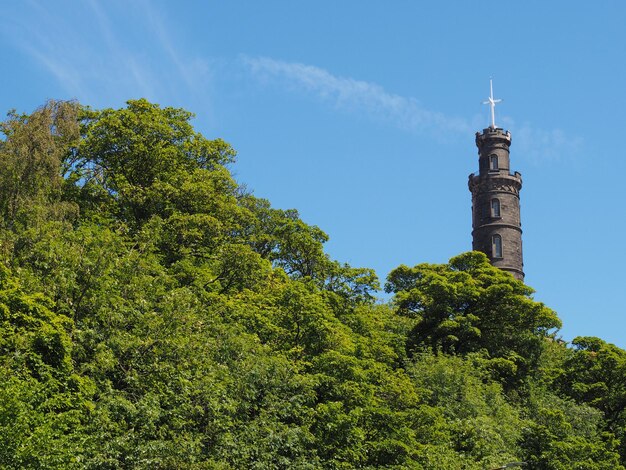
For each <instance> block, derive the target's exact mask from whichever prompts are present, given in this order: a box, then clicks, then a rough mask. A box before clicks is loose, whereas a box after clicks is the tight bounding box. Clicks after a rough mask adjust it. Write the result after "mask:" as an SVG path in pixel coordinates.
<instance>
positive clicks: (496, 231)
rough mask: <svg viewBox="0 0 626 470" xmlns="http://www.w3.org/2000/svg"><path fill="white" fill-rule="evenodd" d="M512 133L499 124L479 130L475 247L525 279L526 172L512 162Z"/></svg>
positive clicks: (472, 179) (473, 178)
mask: <svg viewBox="0 0 626 470" xmlns="http://www.w3.org/2000/svg"><path fill="white" fill-rule="evenodd" d="M510 145H511V134H510V133H509V132H508V131H506V132H505V131H503V130H502V129H500V128H497V127H488V128H487V129H483V132H482V133H480V132H477V133H476V146H477V147H478V168H479V171H478V173H477V174H476V173H474V174H471V175H469V189H470V191H471V193H472V247H473V249H474V250H477V251H482V252H483V253H485V254H486V255H487V256H488V257H489V259H490V260H491V263H492V264H493V265H494V266H496V267H497V268H500V269H502V270H504V271H508V272H510V273H511V274H512V275H513V276H514V277H516V278H517V279H520V280H522V281H523V280H524V261H523V258H522V224H521V219H520V204H519V193H520V190H521V189H522V175H521V174H520V173H518V172H514V173H512V172H511V170H510V163H509V147H510Z"/></svg>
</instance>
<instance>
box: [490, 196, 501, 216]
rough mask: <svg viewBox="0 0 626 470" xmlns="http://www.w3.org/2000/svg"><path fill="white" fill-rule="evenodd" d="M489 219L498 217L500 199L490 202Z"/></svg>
mask: <svg viewBox="0 0 626 470" xmlns="http://www.w3.org/2000/svg"><path fill="white" fill-rule="evenodd" d="M491 217H500V199H492V200H491Z"/></svg>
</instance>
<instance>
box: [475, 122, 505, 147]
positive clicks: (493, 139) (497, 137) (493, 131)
mask: <svg viewBox="0 0 626 470" xmlns="http://www.w3.org/2000/svg"><path fill="white" fill-rule="evenodd" d="M496 143H502V144H505V145H506V146H507V147H508V146H510V145H511V133H510V132H509V131H505V130H504V129H502V128H500V127H487V128H485V129H483V131H482V132H476V146H477V147H478V148H479V149H482V148H483V147H485V146H486V145H488V146H493V145H494V144H496Z"/></svg>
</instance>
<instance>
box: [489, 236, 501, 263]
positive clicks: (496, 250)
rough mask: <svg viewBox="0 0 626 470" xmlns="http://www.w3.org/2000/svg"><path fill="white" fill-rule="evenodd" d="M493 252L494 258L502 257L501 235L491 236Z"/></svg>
mask: <svg viewBox="0 0 626 470" xmlns="http://www.w3.org/2000/svg"><path fill="white" fill-rule="evenodd" d="M491 253H492V255H493V257H494V258H502V237H501V236H500V235H494V236H493V237H491Z"/></svg>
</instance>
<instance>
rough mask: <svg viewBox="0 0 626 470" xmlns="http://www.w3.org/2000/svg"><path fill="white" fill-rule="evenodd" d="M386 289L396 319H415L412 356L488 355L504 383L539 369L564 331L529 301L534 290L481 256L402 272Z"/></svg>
mask: <svg viewBox="0 0 626 470" xmlns="http://www.w3.org/2000/svg"><path fill="white" fill-rule="evenodd" d="M385 288H386V290H387V292H393V293H395V298H394V303H395V305H396V306H397V311H398V313H399V314H400V315H404V316H408V317H410V318H414V319H415V322H416V324H415V327H414V328H413V330H412V332H411V334H410V336H409V339H408V343H407V347H408V349H409V351H412V352H417V351H420V350H424V349H426V350H430V351H434V352H443V353H448V354H461V355H464V354H468V353H471V352H480V351H486V353H487V354H488V357H489V358H492V359H494V361H493V362H492V366H493V367H494V368H495V370H496V371H499V374H500V375H501V376H502V377H504V378H506V377H508V378H509V379H513V378H517V379H521V378H524V377H525V376H526V375H527V374H528V372H529V371H530V370H531V369H533V368H534V367H535V366H536V365H537V362H538V360H539V358H540V356H541V352H542V350H543V347H544V344H545V341H546V339H548V338H550V336H551V331H553V330H554V329H556V328H559V327H560V326H561V322H560V320H559V319H558V317H557V316H556V314H555V313H554V312H553V311H552V310H550V309H549V308H547V307H546V306H545V305H543V304H542V303H540V302H535V301H534V300H533V299H532V298H531V297H530V296H531V294H532V292H533V290H532V289H531V288H530V287H527V286H525V285H524V284H523V283H522V282H520V281H518V280H516V279H515V278H513V277H512V276H511V275H509V274H507V273H505V272H503V271H501V270H499V269H497V268H495V267H493V266H492V265H491V264H490V263H489V261H488V259H487V257H486V256H485V255H484V254H483V253H480V252H470V253H465V254H462V255H459V256H457V257H454V258H452V259H451V260H450V262H449V263H448V264H445V265H429V264H420V265H417V266H415V267H413V268H409V267H407V266H400V267H398V268H396V269H395V270H393V271H392V272H391V273H390V274H389V277H388V280H387V284H386V287H385Z"/></svg>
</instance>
